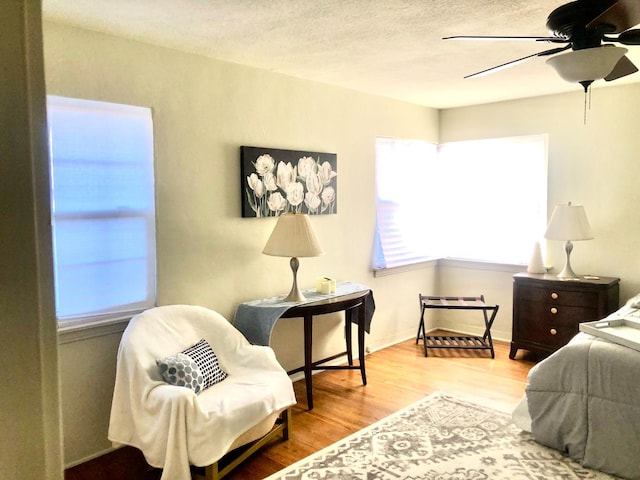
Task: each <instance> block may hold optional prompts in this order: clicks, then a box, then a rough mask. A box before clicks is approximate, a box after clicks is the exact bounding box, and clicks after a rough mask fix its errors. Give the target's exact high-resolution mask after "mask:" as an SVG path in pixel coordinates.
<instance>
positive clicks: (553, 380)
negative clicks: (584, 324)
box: [526, 333, 640, 479]
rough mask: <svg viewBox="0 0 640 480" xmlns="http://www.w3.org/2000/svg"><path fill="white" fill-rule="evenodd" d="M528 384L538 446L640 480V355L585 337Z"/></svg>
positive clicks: (534, 372) (576, 339) (546, 364)
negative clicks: (564, 453) (552, 449)
mask: <svg viewBox="0 0 640 480" xmlns="http://www.w3.org/2000/svg"><path fill="white" fill-rule="evenodd" d="M528 380H529V383H528V386H527V388H526V398H527V404H528V410H529V415H530V417H531V433H532V434H533V437H534V439H535V440H536V441H537V442H539V443H542V444H544V445H547V446H549V447H552V448H555V449H557V450H560V451H564V452H566V453H567V454H568V455H569V456H570V457H571V458H573V459H574V460H576V461H578V462H579V463H581V464H582V465H583V466H585V467H589V468H594V469H597V470H600V471H603V472H607V473H611V474H614V475H618V476H621V477H624V478H628V479H640V352H638V351H636V350H633V349H630V348H627V347H624V346H621V345H618V344H615V343H611V342H608V341H606V340H604V339H601V338H595V337H593V336H591V335H587V334H584V333H580V334H578V335H577V336H576V337H574V338H573V339H572V340H571V342H569V344H567V345H566V346H564V347H563V348H561V349H560V350H558V351H557V352H555V353H554V354H553V355H551V356H550V357H549V358H547V359H545V360H544V361H542V362H540V363H539V364H537V365H536V366H534V367H533V368H532V369H531V371H530V372H529V378H528Z"/></svg>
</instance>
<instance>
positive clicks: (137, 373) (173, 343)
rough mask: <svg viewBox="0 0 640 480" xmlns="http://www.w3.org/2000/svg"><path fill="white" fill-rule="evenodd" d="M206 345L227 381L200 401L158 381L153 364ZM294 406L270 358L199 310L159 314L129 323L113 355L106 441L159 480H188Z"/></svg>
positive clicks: (290, 389) (283, 374) (270, 352)
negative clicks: (128, 449) (132, 454)
mask: <svg viewBox="0 0 640 480" xmlns="http://www.w3.org/2000/svg"><path fill="white" fill-rule="evenodd" d="M201 338H205V339H206V340H207V341H208V342H209V344H210V345H211V347H212V349H213V351H214V352H215V353H216V355H217V357H218V359H219V362H220V366H221V367H222V369H223V370H225V371H226V372H227V373H228V374H229V375H228V377H227V378H226V379H225V380H223V381H222V382H220V383H218V384H216V385H214V386H212V387H210V388H208V389H207V390H205V391H203V392H202V393H200V394H199V395H196V394H195V393H194V392H193V391H192V390H190V389H188V388H185V387H176V386H173V385H169V384H167V383H165V382H164V381H163V380H162V377H161V375H160V370H159V368H158V366H157V365H156V360H157V359H160V358H163V357H166V356H169V355H173V354H175V353H178V352H180V351H182V350H184V349H185V348H188V347H190V346H192V345H194V344H195V343H196V342H198V341H199V340H200V339H201ZM295 403H296V399H295V395H294V392H293V386H292V384H291V380H290V379H289V377H288V376H287V374H286V372H285V371H284V369H283V368H282V367H281V366H280V364H279V363H278V361H277V360H276V357H275V354H274V352H273V350H272V349H271V348H269V347H264V346H253V345H250V344H249V342H248V341H247V340H246V339H245V338H244V336H243V335H242V334H241V333H240V332H239V331H238V330H236V329H235V328H234V327H233V326H232V325H231V324H230V323H229V322H228V321H227V320H226V319H225V318H224V317H222V316H221V315H220V314H218V313H216V312H213V311H211V310H208V309H206V308H203V307H195V306H187V305H172V306H166V307H157V308H153V309H151V310H147V311H146V312H143V313H141V314H140V315H138V316H136V317H135V318H133V319H132V320H131V322H130V323H129V326H128V327H127V329H126V330H125V332H124V334H123V336H122V340H121V343H120V348H119V351H118V364H117V370H116V384H115V389H114V394H113V402H112V407H111V419H110V424H109V439H110V440H111V441H112V442H114V443H115V444H125V445H131V446H134V447H136V448H138V449H140V450H141V451H142V452H143V453H144V456H145V458H146V460H147V462H148V463H149V464H150V465H152V466H154V467H159V468H163V473H162V480H185V479H189V478H191V477H190V473H189V465H196V466H205V465H210V464H212V463H214V462H216V461H217V460H219V459H220V458H221V457H222V456H223V455H224V454H225V453H226V452H227V450H228V448H229V446H230V445H231V444H232V443H233V441H234V440H235V439H236V438H237V437H239V436H240V435H241V434H243V433H244V432H245V431H247V430H249V429H250V428H251V427H253V426H254V425H256V424H257V423H259V422H261V421H262V420H264V419H265V418H266V417H268V416H269V415H271V414H273V413H275V412H278V411H280V410H282V409H284V408H286V407H289V406H291V405H293V404H295Z"/></svg>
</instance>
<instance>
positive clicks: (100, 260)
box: [47, 96, 156, 325]
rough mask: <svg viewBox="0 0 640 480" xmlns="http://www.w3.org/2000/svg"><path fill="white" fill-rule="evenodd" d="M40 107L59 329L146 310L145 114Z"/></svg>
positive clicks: (57, 100)
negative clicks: (44, 115) (44, 117)
mask: <svg viewBox="0 0 640 480" xmlns="http://www.w3.org/2000/svg"><path fill="white" fill-rule="evenodd" d="M47 110H48V122H49V137H50V138H49V142H50V147H51V151H50V159H51V172H52V175H51V177H52V185H51V200H52V201H51V204H52V221H53V250H54V274H55V295H56V316H57V317H58V320H59V324H60V325H62V324H63V323H64V324H65V325H69V324H76V323H80V324H81V323H84V322H87V321H95V320H102V319H111V318H119V317H123V316H125V315H127V314H130V313H133V312H135V311H137V310H142V309H145V308H148V307H150V306H153V305H154V304H155V288H156V287H155V277H156V274H155V273H156V267H155V265H156V263H155V261H156V259H155V204H154V172H153V124H152V120H151V110H150V109H148V108H142V107H134V106H128V105H118V104H112V103H105V102H97V101H88V100H78V99H72V98H63V97H55V96H48V97H47Z"/></svg>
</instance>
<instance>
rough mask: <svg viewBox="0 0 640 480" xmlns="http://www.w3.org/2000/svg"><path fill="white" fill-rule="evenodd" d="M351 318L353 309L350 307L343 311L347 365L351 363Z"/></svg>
mask: <svg viewBox="0 0 640 480" xmlns="http://www.w3.org/2000/svg"><path fill="white" fill-rule="evenodd" d="M352 318H353V309H352V308H350V309H349V310H346V311H345V312H344V338H345V342H346V343H347V361H348V362H349V365H353V352H352V351H351V346H352V341H351V320H352Z"/></svg>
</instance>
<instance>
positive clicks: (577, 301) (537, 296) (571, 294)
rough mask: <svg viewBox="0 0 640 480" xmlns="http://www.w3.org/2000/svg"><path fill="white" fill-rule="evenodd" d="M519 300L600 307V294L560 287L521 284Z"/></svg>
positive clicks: (518, 292) (518, 293)
mask: <svg viewBox="0 0 640 480" xmlns="http://www.w3.org/2000/svg"><path fill="white" fill-rule="evenodd" d="M517 295H518V298H519V300H524V301H530V302H537V303H544V304H549V305H574V306H578V307H586V308H594V309H597V308H598V295H597V293H594V292H584V291H582V292H579V291H575V290H561V289H558V288H548V287H534V286H520V287H519V288H518V291H517Z"/></svg>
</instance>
